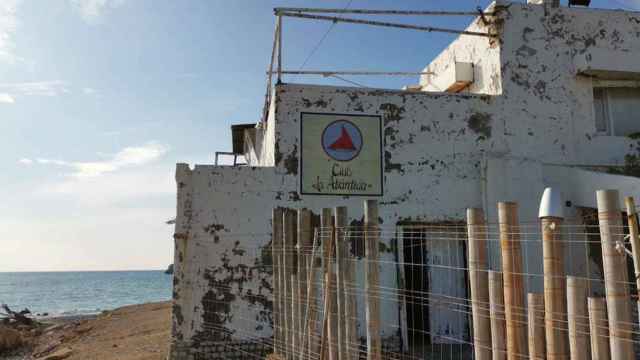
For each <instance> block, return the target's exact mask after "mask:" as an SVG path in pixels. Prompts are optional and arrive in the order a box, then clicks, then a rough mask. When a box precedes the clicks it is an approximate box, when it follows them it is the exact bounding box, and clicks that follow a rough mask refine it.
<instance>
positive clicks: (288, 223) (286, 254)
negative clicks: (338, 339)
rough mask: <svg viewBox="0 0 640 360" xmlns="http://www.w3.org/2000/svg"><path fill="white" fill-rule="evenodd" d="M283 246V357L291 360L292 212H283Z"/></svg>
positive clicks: (294, 221) (293, 217) (293, 237)
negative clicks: (284, 348)
mask: <svg viewBox="0 0 640 360" xmlns="http://www.w3.org/2000/svg"><path fill="white" fill-rule="evenodd" d="M283 233H284V244H283V247H282V253H283V262H282V269H283V271H282V275H283V276H282V278H283V279H284V282H283V285H284V286H283V288H284V311H283V312H284V314H285V319H284V328H285V334H286V336H285V346H286V350H285V356H286V358H287V359H290V358H291V354H293V349H294V348H293V342H294V341H293V335H294V333H293V331H292V330H293V318H292V316H291V315H292V313H291V308H292V304H293V297H294V296H293V292H292V289H293V288H292V286H291V275H292V274H293V268H294V260H295V257H294V253H293V251H294V247H295V243H294V242H295V233H296V213H295V212H294V211H292V210H285V212H284V226H283Z"/></svg>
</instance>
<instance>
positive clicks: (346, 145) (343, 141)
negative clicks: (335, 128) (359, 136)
mask: <svg viewBox="0 0 640 360" xmlns="http://www.w3.org/2000/svg"><path fill="white" fill-rule="evenodd" d="M329 149H331V150H336V151H353V150H356V147H355V146H353V140H351V136H350V135H349V133H348V132H347V129H345V128H344V125H343V126H342V131H341V132H340V137H339V138H338V139H337V140H336V141H334V143H333V144H331V145H329Z"/></svg>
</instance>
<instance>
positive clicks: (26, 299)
mask: <svg viewBox="0 0 640 360" xmlns="http://www.w3.org/2000/svg"><path fill="white" fill-rule="evenodd" d="M171 286H172V276H171V275H167V274H165V273H164V272H163V271H91V272H20V273H0V303H2V304H7V305H9V307H10V308H11V309H12V310H14V311H19V310H22V309H24V308H28V309H29V310H31V312H32V313H33V314H34V315H35V314H44V313H47V314H48V316H74V315H86V314H95V313H99V312H101V311H103V310H111V309H114V308H117V307H120V306H124V305H133V304H141V303H146V302H154V301H165V300H170V299H171Z"/></svg>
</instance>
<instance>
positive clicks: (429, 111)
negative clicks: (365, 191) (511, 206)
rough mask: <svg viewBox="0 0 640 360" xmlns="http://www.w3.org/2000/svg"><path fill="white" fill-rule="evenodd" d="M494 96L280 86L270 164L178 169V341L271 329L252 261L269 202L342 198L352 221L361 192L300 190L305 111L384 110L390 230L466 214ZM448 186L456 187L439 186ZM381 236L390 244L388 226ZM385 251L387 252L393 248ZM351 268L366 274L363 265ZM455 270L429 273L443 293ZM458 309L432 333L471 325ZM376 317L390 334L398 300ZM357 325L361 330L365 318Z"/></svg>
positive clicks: (358, 216)
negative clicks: (303, 193)
mask: <svg viewBox="0 0 640 360" xmlns="http://www.w3.org/2000/svg"><path fill="white" fill-rule="evenodd" d="M491 101H492V99H491V98H490V97H481V96H459V95H448V94H425V93H418V94H409V93H405V92H400V91H382V90H368V89H353V88H334V87H320V86H302V85H282V86H279V87H278V88H277V95H276V106H275V107H276V109H275V124H276V126H275V129H276V130H275V136H276V141H277V142H276V146H275V153H274V159H275V164H276V166H275V167H240V168H232V167H215V166H196V167H195V169H194V170H188V168H186V165H181V166H179V168H178V172H177V181H178V184H179V194H178V198H179V201H180V204H181V205H180V208H179V209H178V211H179V213H181V214H182V215H181V216H179V217H178V220H177V221H178V224H176V233H177V235H176V264H180V265H179V266H177V267H176V279H177V284H176V294H175V295H174V298H175V303H176V306H175V307H174V339H175V340H176V341H177V343H176V347H181V345H180V344H182V347H184V346H194V347H198V345H199V343H200V342H201V341H204V340H205V339H211V338H213V339H220V340H222V338H220V337H219V335H215V334H214V333H215V332H214V331H213V330H224V331H227V332H229V333H230V334H233V336H234V337H235V338H243V337H246V336H250V337H255V336H258V337H260V336H269V335H270V334H271V328H270V326H271V323H270V310H271V303H270V295H271V288H270V269H268V268H265V267H262V266H256V263H260V261H261V260H263V259H262V254H263V249H264V248H265V247H267V248H268V245H269V242H270V240H271V239H270V231H271V229H270V221H271V219H270V209H272V208H274V207H276V206H283V207H290V208H296V207H302V206H304V207H307V208H309V209H312V210H313V211H314V212H316V213H319V212H320V209H321V208H323V207H333V206H337V205H345V206H348V207H349V211H350V214H349V215H350V221H355V222H358V221H361V220H362V217H363V213H362V202H363V198H362V197H354V198H345V197H332V196H301V195H300V194H299V193H298V177H297V176H298V173H299V168H298V164H299V159H298V156H299V155H298V154H299V150H298V137H299V132H300V129H299V121H300V112H301V111H313V112H335V113H364V114H380V115H382V117H383V123H384V137H385V147H384V160H385V170H384V182H385V188H386V192H385V195H384V196H383V197H382V198H380V199H379V200H380V217H381V219H382V221H383V222H384V223H383V226H384V227H385V228H386V229H391V231H393V230H394V229H395V224H396V223H398V222H400V221H442V220H450V219H457V220H463V219H464V211H465V208H466V207H468V206H479V205H480V203H481V196H480V187H479V184H480V182H479V176H480V170H479V167H480V160H481V157H482V153H484V152H486V151H487V150H488V149H491V148H492V146H493V141H494V140H493V138H492V132H493V131H494V128H493V126H494V125H493V123H494V120H493V119H492V116H491V115H490V114H489V113H488V112H487V111H488V109H489V107H490V106H491V105H490V104H491ZM452 191H456V192H458V193H459V194H460V197H459V198H457V199H452V198H450V197H449V196H446V194H450V193H451V192H452ZM187 199H188V201H187ZM425 204H428V206H425ZM382 241H384V242H386V244H385V245H386V248H388V249H392V247H391V241H393V236H389V235H387V236H385V237H384V239H383V240H382ZM433 250H434V254H433V256H434V257H436V256H438V255H437V252H438V251H442V252H443V254H442V255H441V256H445V255H446V254H447V253H448V254H449V256H451V255H450V254H451V249H450V248H448V247H446V246H442V248H441V249H439V248H438V247H437V246H434V249H433ZM390 251H391V250H390ZM454 251H455V250H454ZM458 251H459V250H458ZM445 252H447V253H445ZM381 256H383V259H386V260H392V259H394V257H395V254H393V253H383V254H382V255H381ZM456 258H462V254H457V255H456ZM459 265H462V264H459ZM386 270H387V269H383V271H382V272H381V282H382V284H383V286H390V287H392V286H395V283H396V273H395V267H394V268H393V269H388V270H389V271H386ZM357 276H358V277H359V278H361V277H362V273H361V271H359V272H358V275H357ZM455 276H458V277H460V278H459V279H456V280H455V281H454V282H452V281H451V278H450V277H446V276H434V278H433V279H431V284H432V286H433V288H434V289H436V288H437V289H441V292H442V294H443V295H451V296H456V297H464V296H465V293H464V291H465V290H464V289H465V285H464V274H463V273H461V272H458V274H457V275H455ZM363 301H364V300H363V299H362V298H360V299H359V304H358V305H359V309H360V311H361V312H362V316H361V318H364V316H363V311H364V303H363ZM436 311H437V310H434V315H433V316H432V318H433V319H438V318H439V317H442V316H443V315H442V313H443V311H442V309H439V314H436ZM448 316H449V317H450V318H451V317H453V318H455V315H451V314H449V315H448ZM458 317H460V319H457V318H455V321H452V322H451V323H452V324H454V325H451V324H449V325H447V324H446V323H443V322H435V321H434V327H433V330H434V332H435V333H434V338H435V339H437V337H438V336H437V334H438V333H442V334H443V335H444V334H445V332H446V335H447V336H450V337H456V336H458V337H459V336H467V335H466V331H467V330H466V319H464V317H463V316H458ZM382 323H383V324H386V325H387V326H386V327H385V328H384V329H383V332H384V335H385V336H394V335H395V332H396V331H397V326H398V313H397V311H385V312H383V321H382ZM360 329H361V330H360V332H361V335H364V332H363V327H362V326H361V327H360ZM216 336H218V337H216ZM180 339H182V340H180ZM441 341H444V342H446V340H441ZM187 344H188V345H187Z"/></svg>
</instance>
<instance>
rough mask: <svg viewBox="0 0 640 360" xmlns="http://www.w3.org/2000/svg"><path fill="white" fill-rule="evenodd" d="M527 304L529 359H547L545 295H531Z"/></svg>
mask: <svg viewBox="0 0 640 360" xmlns="http://www.w3.org/2000/svg"><path fill="white" fill-rule="evenodd" d="M527 302H528V303H529V304H528V305H529V307H528V318H529V319H528V324H529V327H528V330H529V359H545V349H546V346H545V339H544V338H545V329H544V320H545V319H544V295H543V294H533V293H529V296H528V297H527Z"/></svg>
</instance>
